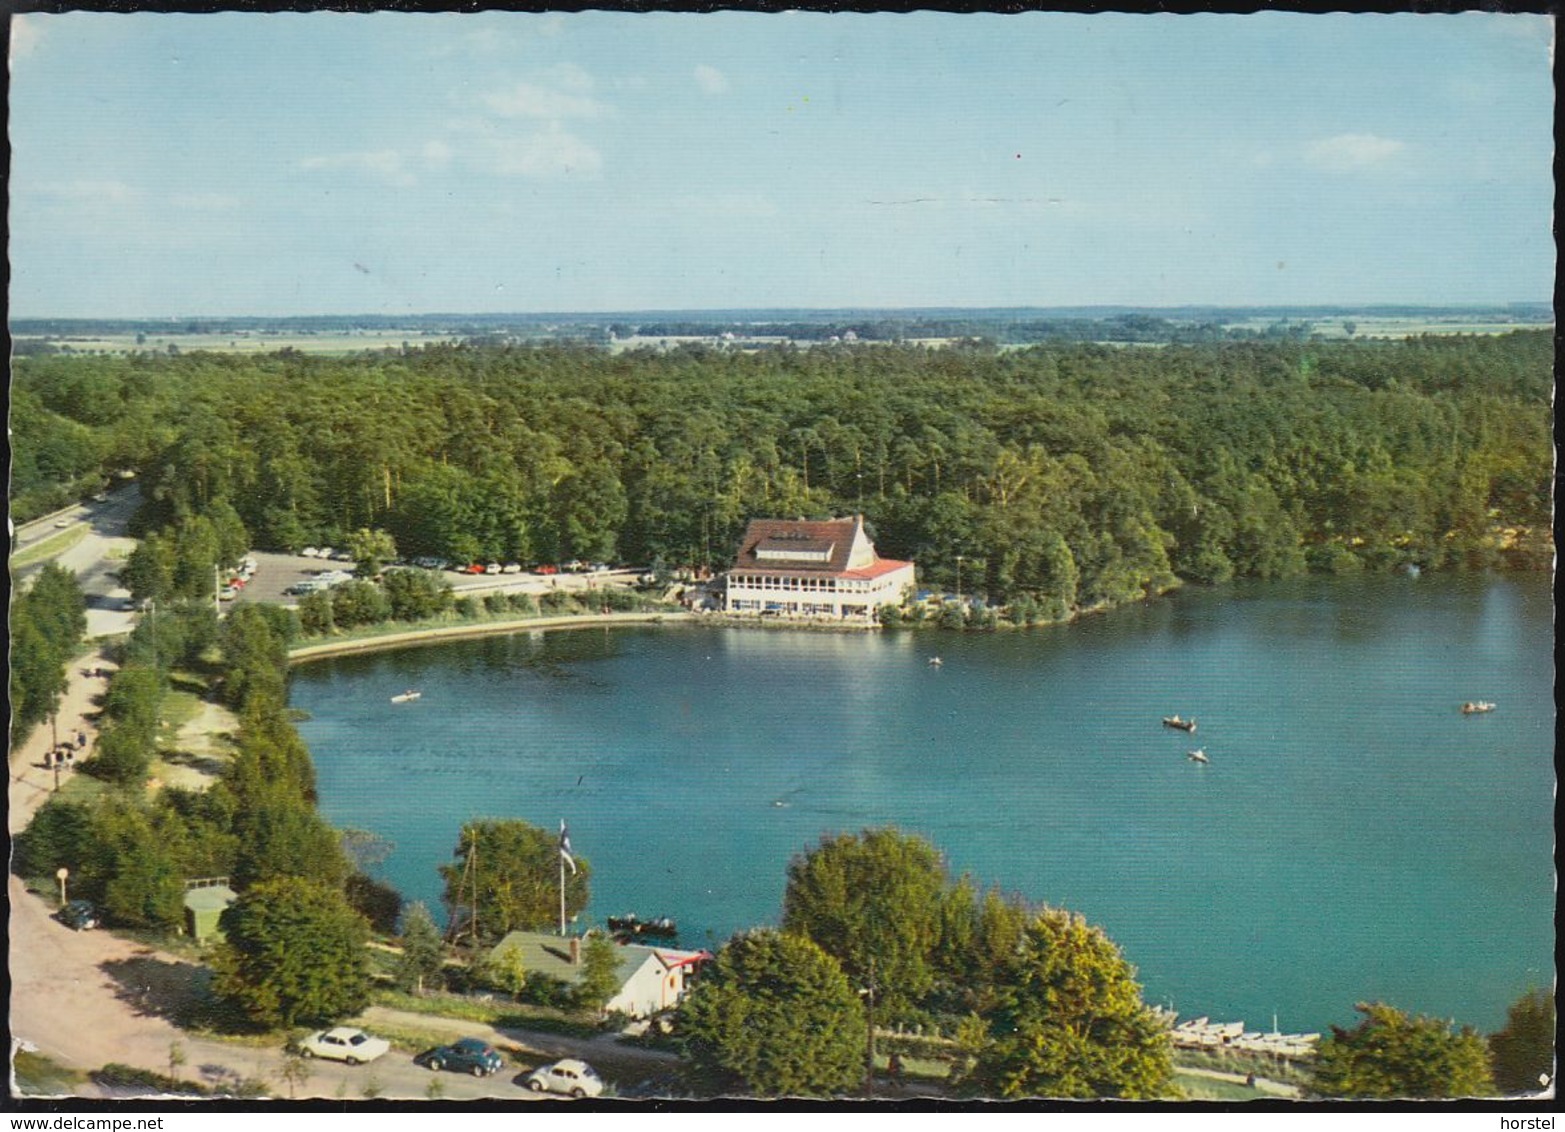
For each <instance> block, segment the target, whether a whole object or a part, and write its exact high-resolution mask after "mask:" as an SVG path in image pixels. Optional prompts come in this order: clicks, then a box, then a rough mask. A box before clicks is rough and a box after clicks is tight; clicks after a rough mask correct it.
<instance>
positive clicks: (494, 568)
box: [484, 562, 500, 574]
mask: <svg viewBox="0 0 1565 1132" xmlns="http://www.w3.org/2000/svg"><path fill="white" fill-rule="evenodd" d="M499 572H500V563H498V562H491V563H489V565H487V566H485V567H484V573H486V574H498V573H499Z"/></svg>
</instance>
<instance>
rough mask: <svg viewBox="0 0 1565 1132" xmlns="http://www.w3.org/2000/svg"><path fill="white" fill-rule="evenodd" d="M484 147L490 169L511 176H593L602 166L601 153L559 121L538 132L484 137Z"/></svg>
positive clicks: (546, 177) (543, 177) (541, 177)
mask: <svg viewBox="0 0 1565 1132" xmlns="http://www.w3.org/2000/svg"><path fill="white" fill-rule="evenodd" d="M484 148H485V151H486V153H487V156H488V158H489V162H488V163H489V165H490V168H491V169H492V171H493V172H496V173H501V174H504V175H505V176H510V177H531V178H536V179H548V178H554V177H596V176H597V175H598V173H599V172H601V171H602V169H603V156H602V155H601V154H600V153H599V152H598V151H597V150H595V149H593V148H592V146H590V145H588V144H587V143H586V142H584V141H582V140H581V139H580V138H578V137H576V136H575V135H574V134H572V133H570V132H569V131H567V130H565V129H564V128H563V127H562V126H560V125H559V124H558V123H555V125H554V126H553V127H552V128H550V129H548V130H545V131H543V132H541V133H536V134H530V135H526V136H523V137H509V138H489V139H486V145H485V147H484Z"/></svg>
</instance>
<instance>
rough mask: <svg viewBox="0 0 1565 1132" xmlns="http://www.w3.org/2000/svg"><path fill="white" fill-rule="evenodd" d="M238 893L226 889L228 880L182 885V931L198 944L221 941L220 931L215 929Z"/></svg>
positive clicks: (212, 880) (216, 879) (194, 881)
mask: <svg viewBox="0 0 1565 1132" xmlns="http://www.w3.org/2000/svg"><path fill="white" fill-rule="evenodd" d="M238 899H239V894H238V893H236V892H235V891H234V890H233V889H231V888H229V887H228V878H227V877H214V878H211V879H209V880H192V881H186V882H185V931H186V932H188V933H189V935H190V938H191V939H193V940H195V941H196V942H197V943H205V942H206V941H207V940H215V939H222V938H223V932H222V929H221V928H219V927H218V926H217V921H218V917H219V916H221V915H222V914H223V909H224V908H227V907H228V906H229V905H230V904H232V903H233V902H234V901H235V900H238Z"/></svg>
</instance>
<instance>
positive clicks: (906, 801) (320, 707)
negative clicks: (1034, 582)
mask: <svg viewBox="0 0 1565 1132" xmlns="http://www.w3.org/2000/svg"><path fill="white" fill-rule="evenodd" d="M937 653H938V654H939V655H940V656H941V658H942V659H943V664H942V665H940V666H939V667H934V666H931V665H929V664H928V663H927V660H928V658H929V657H930V656H931V655H934V654H937ZM408 687H417V688H419V689H421V690H422V691H423V698H422V699H421V700H419V701H418V702H416V703H412V704H404V705H395V706H394V705H392V704H391V703H390V697H391V696H392V695H394V694H396V693H398V692H400V691H402V690H403V689H404V688H408ZM1479 699H1482V700H1493V701H1496V702H1497V703H1498V705H1499V706H1498V709H1497V710H1496V711H1494V712H1492V713H1490V714H1487V715H1479V716H1463V715H1462V714H1461V713H1460V711H1459V707H1460V705H1461V704H1462V702H1463V701H1466V700H1479ZM292 703H293V705H294V706H296V707H298V708H301V709H303V710H304V711H306V712H308V713H309V719H308V720H307V721H306V722H303V723H301V725H300V730H301V732H302V733H303V735H304V737H305V739H306V741H307V742H308V743H309V745H310V748H311V750H312V751H313V753H314V756H315V763H316V768H317V771H318V775H319V786H320V804H321V808H322V810H323V812H324V814H325V815H326V817H327V818H328V819H329V820H330V821H331V822H333V823H334V824H335V825H338V826H340V827H342V826H345V827H353V828H359V829H366V830H371V831H373V832H375V833H377V834H380V835H383V836H384V837H386V838H388V839H389V840H390V841H391V842H393V843H394V845H395V848H394V851H393V852H392V854H391V856H390V857H389V858H388V859H387V860H386V861H385V863H384V864H383V865H381V866H379V868H378V869H377V872H378V873H379V875H381V876H382V877H383V878H384V879H386V880H388V881H389V882H390V883H392V884H393V885H395V886H396V887H397V888H398V889H399V890H400V891H401V892H402V893H403V895H404V896H405V897H406V898H408V899H410V900H415V899H416V900H423V901H425V902H426V903H427V904H429V906H430V908H431V911H433V912H435V914H436V915H437V917H439V916H441V915H442V909H441V905H440V879H439V877H438V875H437V874H436V871H435V870H436V866H437V865H439V864H441V863H445V862H449V861H450V860H451V859H452V855H453V849H454V847H455V844H456V840H457V834H458V830H459V829H460V826H461V824H462V823H463V822H464V821H467V820H469V819H472V818H481V817H501V818H520V819H523V820H525V821H528V822H531V823H533V824H535V825H538V826H542V827H544V828H546V829H549V830H554V829H556V828H558V824H559V821H560V819H561V818H564V819H566V820H567V821H568V822H569V823H570V829H571V839H572V843H573V846H574V848H575V850H576V852H577V853H578V854H579V855H582V856H585V857H587V858H588V859H590V860H591V862H592V867H593V901H592V905H591V907H590V908H589V909H588V911H587V918H588V919H590V920H592V921H593V922H597V923H601V922H602V921H603V920H604V918H606V917H607V916H610V915H619V914H622V913H625V912H631V911H634V912H636V913H638V914H639V915H641V916H643V917H652V916H665V915H666V916H671V917H673V918H675V919H676V920H678V922H679V925H680V928H681V942H682V943H683V944H684V945H686V946H708V947H713V946H716V945H718V944H720V943H721V942H722V941H723V940H725V939H726V938H728V936H729V935H730V934H731V933H733V932H734V931H736V930H739V929H742V928H745V927H750V926H755V925H759V924H767V923H773V924H774V923H776V921H777V919H778V917H779V915H780V911H781V900H782V891H783V886H784V881H785V868H786V866H787V863H788V861H789V860H790V859H791V858H792V857H793V856H794V855H795V854H798V853H800V852H801V851H803V850H805V849H807V848H809V847H811V846H813V845H815V844H816V843H817V842H818V841H819V839H820V837H821V835H822V834H826V833H836V832H842V831H848V832H856V831H858V830H861V829H864V828H867V827H873V826H882V825H895V826H897V827H899V828H901V829H903V830H905V831H909V832H913V833H918V834H920V835H922V836H924V837H926V838H928V839H929V840H930V841H931V842H933V843H934V844H935V845H936V846H938V847H939V848H940V849H941V851H942V852H944V853H945V854H946V857H947V859H948V861H949V864H950V868H951V870H952V872H953V874H959V873H964V872H965V873H970V874H971V875H972V876H973V877H974V878H975V880H977V881H978V882H979V883H980V884H981V885H982V886H984V887H991V886H994V887H998V888H1000V889H1002V890H1003V891H1005V892H1008V893H1010V892H1014V893H1018V894H1020V895H1022V896H1025V897H1026V898H1028V899H1029V900H1033V901H1041V902H1046V903H1049V904H1053V905H1057V906H1063V907H1067V908H1071V909H1074V910H1076V911H1079V912H1081V913H1084V914H1085V915H1086V916H1087V917H1088V918H1089V919H1090V920H1092V921H1093V922H1095V923H1098V924H1101V925H1102V926H1103V927H1104V928H1105V929H1106V930H1107V931H1108V933H1109V934H1110V936H1112V937H1113V938H1114V940H1115V941H1116V942H1118V943H1119V945H1120V946H1121V947H1122V948H1123V950H1124V951H1125V953H1126V955H1127V957H1128V958H1129V959H1130V961H1131V962H1132V963H1133V964H1135V966H1136V967H1137V968H1138V970H1139V977H1140V979H1141V982H1142V984H1143V986H1144V988H1145V996H1146V998H1147V1000H1148V1001H1149V1002H1153V1003H1157V1004H1161V1005H1172V1006H1173V1007H1174V1008H1175V1009H1176V1010H1178V1011H1179V1012H1180V1014H1181V1016H1183V1017H1193V1016H1196V1015H1202V1014H1204V1015H1209V1016H1210V1017H1212V1018H1213V1019H1220V1020H1240V1019H1243V1020H1244V1021H1246V1022H1247V1023H1248V1024H1249V1025H1250V1027H1251V1028H1252V1029H1270V1028H1271V1024H1272V1019H1273V1016H1274V1015H1275V1016H1276V1018H1277V1021H1278V1023H1279V1024H1280V1025H1281V1026H1282V1028H1283V1029H1285V1030H1294V1031H1299V1030H1324V1029H1325V1028H1326V1027H1327V1026H1328V1025H1329V1024H1332V1023H1336V1024H1339V1025H1351V1024H1353V1023H1354V1022H1355V1021H1356V1018H1355V1015H1354V1013H1353V1004H1354V1003H1355V1002H1357V1001H1363V1000H1376V999H1378V1000H1383V1001H1386V1002H1390V1003H1393V1004H1395V1005H1397V1006H1399V1007H1402V1008H1403V1009H1407V1010H1411V1011H1416V1012H1420V1013H1428V1014H1433V1015H1438V1016H1440V1017H1454V1018H1456V1019H1457V1020H1458V1021H1461V1022H1467V1023H1471V1024H1473V1025H1476V1026H1479V1027H1480V1028H1483V1029H1494V1028H1498V1026H1500V1025H1501V1024H1502V1023H1503V1021H1504V1016H1505V1008H1506V1007H1507V1005H1509V1003H1510V1002H1512V1001H1513V1000H1514V999H1515V998H1516V997H1517V996H1519V995H1520V994H1521V993H1522V992H1523V991H1525V990H1527V989H1528V988H1530V987H1533V986H1541V987H1547V986H1550V985H1551V983H1552V979H1553V954H1554V931H1553V913H1554V872H1553V797H1552V793H1553V788H1554V769H1553V751H1554V716H1553V630H1552V602H1551V593H1550V581H1549V579H1548V578H1547V577H1545V576H1536V575H1525V576H1516V575H1500V576H1430V575H1425V576H1424V577H1423V578H1420V579H1412V578H1406V577H1401V576H1397V577H1379V576H1377V577H1363V578H1353V579H1319V578H1310V579H1304V580H1300V581H1296V582H1286V583H1243V584H1235V585H1231V586H1225V587H1218V588H1215V589H1200V588H1193V587H1192V588H1189V589H1187V590H1185V591H1182V592H1180V593H1178V594H1175V595H1172V596H1170V597H1167V598H1164V599H1160V600H1157V601H1153V602H1149V603H1146V604H1144V605H1139V606H1135V607H1132V608H1126V609H1121V610H1117V611H1114V612H1112V613H1109V614H1105V615H1101V616H1095V617H1089V618H1085V619H1083V620H1081V621H1079V622H1077V623H1075V624H1072V625H1063V626H1053V627H1049V628H1046V629H1036V630H1030V631H1025V632H1004V633H993V634H952V633H943V632H935V631H921V632H920V631H894V632H885V633H864V634H852V633H823V632H808V631H790V630H763V629H724V628H715V627H709V626H690V627H676V626H667V627H660V628H651V627H649V628H621V629H614V630H609V629H606V628H591V629H581V630H574V631H568V632H551V633H544V632H532V633H520V634H514V635H510V636H501V637H489V638H483V639H478V640H469V641H463V642H453V643H447V644H440V645H429V646H424V647H418V648H411V649H404V650H401V651H397V652H385V653H378V654H372V655H367V656H354V657H344V658H338V659H333V660H324V661H317V662H312V663H309V664H305V665H301V666H299V667H298V668H297V669H296V670H295V672H294V675H293V682H292ZM1176 712H1177V713H1179V714H1181V715H1183V716H1186V717H1190V716H1194V717H1195V718H1196V719H1197V720H1198V722H1199V729H1198V731H1197V733H1196V734H1195V735H1194V736H1190V735H1186V734H1184V733H1182V732H1178V731H1174V730H1172V729H1169V728H1165V727H1163V726H1162V724H1161V718H1162V717H1163V716H1165V715H1172V714H1174V713H1176ZM1196 747H1201V748H1204V749H1205V751H1206V754H1207V757H1208V758H1209V759H1210V762H1209V764H1208V765H1204V766H1203V765H1199V764H1197V763H1195V762H1192V761H1190V760H1189V759H1188V758H1187V757H1186V756H1187V753H1188V752H1189V751H1190V750H1192V749H1193V748H1196Z"/></svg>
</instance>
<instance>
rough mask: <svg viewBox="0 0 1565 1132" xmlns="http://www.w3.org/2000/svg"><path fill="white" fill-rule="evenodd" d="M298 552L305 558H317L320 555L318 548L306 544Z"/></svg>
mask: <svg viewBox="0 0 1565 1132" xmlns="http://www.w3.org/2000/svg"><path fill="white" fill-rule="evenodd" d="M299 553H300V554H302V555H304V557H306V558H319V557H320V556H321V552H320V549H319V548H318V547H314V546H307V547H305V548H304V549H303V550H301V551H300V552H299Z"/></svg>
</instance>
